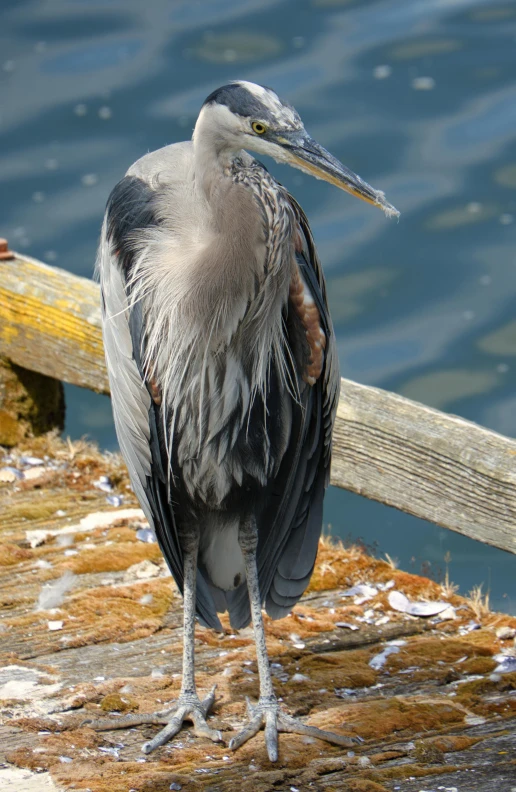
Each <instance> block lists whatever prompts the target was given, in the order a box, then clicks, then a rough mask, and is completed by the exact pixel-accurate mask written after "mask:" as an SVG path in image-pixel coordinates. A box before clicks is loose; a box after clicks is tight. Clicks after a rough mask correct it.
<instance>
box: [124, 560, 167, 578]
mask: <svg viewBox="0 0 516 792" xmlns="http://www.w3.org/2000/svg"><path fill="white" fill-rule="evenodd" d="M159 573H160V568H159V566H158V565H157V564H154V563H153V562H152V561H148V560H145V561H140V562H139V563H138V564H133V565H132V566H130V567H129V569H127V570H126V572H125V574H124V578H123V580H124V583H128V582H131V581H132V580H148V579H149V578H154V577H158V575H159Z"/></svg>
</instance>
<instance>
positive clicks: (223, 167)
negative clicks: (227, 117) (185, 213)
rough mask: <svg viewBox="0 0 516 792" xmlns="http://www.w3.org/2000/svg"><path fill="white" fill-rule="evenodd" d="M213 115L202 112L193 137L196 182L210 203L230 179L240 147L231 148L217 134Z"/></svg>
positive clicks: (211, 112)
mask: <svg viewBox="0 0 516 792" xmlns="http://www.w3.org/2000/svg"><path fill="white" fill-rule="evenodd" d="M212 115H213V111H207V110H206V108H203V109H202V110H201V112H200V113H199V118H198V119H197V123H196V125H195V129H194V132H193V137H192V142H193V148H194V172H195V182H196V185H198V187H199V189H200V190H202V192H203V193H204V195H205V197H206V198H207V199H208V201H209V200H210V198H211V197H212V195H213V192H214V190H215V189H216V188H217V186H218V184H220V182H221V180H224V179H225V178H228V177H229V169H230V166H231V162H232V160H233V159H234V157H235V156H236V154H237V152H238V147H234V146H231V144H230V142H228V140H227V139H225V138H224V137H223V136H222V135H221V134H220V132H217V126H216V124H215V123H214V120H215V119H214V118H213V117H211V116H212Z"/></svg>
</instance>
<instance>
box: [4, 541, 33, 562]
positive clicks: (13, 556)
mask: <svg viewBox="0 0 516 792" xmlns="http://www.w3.org/2000/svg"><path fill="white" fill-rule="evenodd" d="M32 556H33V552H32V550H26V549H25V548H24V547H18V545H13V544H0V566H12V565H13V564H19V563H20V561H27V560H28V559H29V558H32Z"/></svg>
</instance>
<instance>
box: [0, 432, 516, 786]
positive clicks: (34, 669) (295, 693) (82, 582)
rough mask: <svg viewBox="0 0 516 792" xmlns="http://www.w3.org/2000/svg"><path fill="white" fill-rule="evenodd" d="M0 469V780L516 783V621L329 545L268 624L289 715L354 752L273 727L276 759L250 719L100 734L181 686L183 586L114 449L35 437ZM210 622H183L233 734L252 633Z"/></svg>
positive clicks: (250, 687) (252, 668)
mask: <svg viewBox="0 0 516 792" xmlns="http://www.w3.org/2000/svg"><path fill="white" fill-rule="evenodd" d="M34 457H36V459H34ZM28 458H29V459H30V461H27V460H28ZM37 458H40V459H41V460H42V461H41V462H38V461H37ZM6 468H10V469H11V471H17V470H19V471H22V472H23V478H21V477H19V476H18V477H17V476H16V474H15V473H14V472H11V474H9V472H5V471H6ZM101 476H107V477H109V482H108V481H106V480H103V479H101V478H100V477H101ZM0 478H3V479H4V481H3V482H0V508H1V510H2V520H1V524H0V601H1V604H2V619H1V621H0V660H1V664H0V699H1V702H0V737H1V742H0V789H2V790H6V792H9V791H10V790H13V792H14V790H19V792H21V790H23V792H43V791H44V790H47V791H48V792H51V790H54V791H55V790H56V789H57V790H90V791H91V792H131V790H134V792H151V790H152V792H165V790H171V789H173V790H179V789H182V790H184V792H197V791H198V790H206V792H208V791H209V792H235V790H237V791H238V792H270V791H271V790H278V791H279V792H288V790H290V792H295V790H298V792H314V791H315V792H319V791H320V792H323V790H324V792H330V791H331V792H337V790H349V791H350V792H386V791H389V792H390V791H391V790H392V792H394V790H401V792H419V791H420V790H426V791H427V792H428V791H430V790H432V791H436V790H457V792H492V791H493V790H499V791H500V792H509V791H510V790H513V789H515V788H516V732H515V728H516V658H514V655H515V654H516V650H515V645H514V637H513V636H514V634H515V628H516V618H512V617H509V616H506V615H502V614H496V613H491V612H489V610H488V609H487V608H486V607H485V604H484V603H482V601H481V600H480V599H478V598H477V599H476V600H475V599H473V600H471V599H464V598H462V597H459V596H457V595H456V594H455V593H453V589H452V588H451V587H448V588H446V589H444V590H443V588H442V586H441V585H439V584H437V583H435V582H432V581H430V580H428V579H426V578H422V577H418V576H416V575H410V574H408V573H406V572H402V571H399V570H397V569H395V568H394V567H393V566H392V565H390V564H389V563H387V562H386V561H382V560H378V559H374V558H371V557H369V556H368V555H366V554H365V553H364V552H363V551H361V550H359V549H357V548H351V549H347V550H346V549H344V548H342V547H338V546H336V545H334V544H332V543H331V542H328V541H325V542H323V543H322V544H321V547H320V552H319V558H318V562H317V566H316V570H315V573H314V576H313V579H312V583H311V585H310V589H309V591H308V592H307V594H306V595H305V596H304V598H303V599H302V601H301V602H300V604H299V605H298V606H296V608H295V609H294V611H293V613H292V614H291V615H290V616H289V617H288V618H286V619H283V620H281V621H278V622H271V621H270V620H267V637H268V648H269V653H270V657H271V661H272V663H273V666H272V668H273V672H274V677H275V685H276V690H277V692H278V694H279V695H280V696H281V697H282V699H283V700H284V705H285V707H286V708H287V709H288V711H290V712H291V713H292V714H295V715H298V716H301V717H304V718H306V719H307V720H308V721H309V722H310V723H312V724H314V725H317V726H320V727H322V728H327V729H332V730H336V731H339V732H341V733H342V734H347V735H355V736H356V735H358V736H360V737H362V738H363V740H364V742H363V743H362V744H361V745H359V746H357V748H356V749H355V750H353V751H348V750H347V749H342V748H338V747H336V746H331V745H328V744H325V743H321V742H319V741H313V740H309V739H307V738H302V737H299V736H295V735H286V734H284V735H280V759H279V762H278V763H277V764H276V765H271V764H270V763H269V761H268V759H267V756H266V752H265V747H264V743H263V734H259V735H258V736H256V737H255V738H253V740H251V741H250V742H249V743H247V744H246V745H245V746H243V747H242V748H241V749H240V750H239V751H237V752H236V753H232V752H230V751H229V750H228V748H227V746H225V745H214V744H213V743H210V742H209V741H205V740H200V739H197V738H193V736H192V735H191V733H190V732H189V730H188V729H186V730H184V731H183V732H181V733H180V734H179V735H178V737H176V739H174V740H173V741H172V742H171V743H169V744H168V745H167V746H165V747H163V748H161V749H159V750H158V751H156V753H154V754H152V755H150V756H146V757H145V756H143V754H141V753H140V746H141V744H142V743H143V742H144V740H146V739H148V738H149V737H150V736H152V734H154V733H155V729H156V727H147V726H145V727H138V728H136V729H132V730H125V731H111V732H102V733H96V732H94V731H93V730H92V729H91V728H89V727H88V725H87V724H85V723H84V721H85V720H87V719H88V718H91V717H98V716H99V715H103V714H105V715H106V716H107V715H108V714H109V713H110V712H112V711H124V710H125V711H138V710H139V711H152V710H154V709H156V708H163V707H164V706H165V703H166V702H168V701H171V700H173V699H174V697H175V696H176V695H177V692H178V690H179V684H180V670H181V668H180V663H181V639H182V628H181V618H182V607H181V598H180V596H179V594H178V592H177V590H176V588H175V585H174V584H173V581H172V579H171V577H170V576H169V575H168V573H167V571H166V569H165V566H164V563H163V562H162V560H161V556H160V553H159V550H158V548H157V545H156V544H154V543H149V542H145V541H141V539H145V538H146V534H145V532H144V533H142V530H143V531H144V521H143V517H142V515H141V513H140V512H139V510H138V508H137V504H136V502H135V501H134V498H133V496H132V493H131V492H130V490H129V489H128V488H127V486H128V481H127V477H126V473H125V468H124V467H123V465H122V464H121V461H120V459H119V458H118V457H102V456H100V455H99V454H98V453H96V452H95V450H94V449H92V448H90V447H88V446H87V445H85V444H75V445H70V444H69V445H66V444H64V443H62V442H61V441H57V440H52V439H48V438H41V439H39V440H33V441H31V446H30V448H26V449H25V450H19V449H17V450H16V451H15V452H13V454H12V456H11V457H10V458H8V459H7V460H6V459H5V458H4V459H2V458H0ZM9 478H14V480H13V481H8V480H7V481H5V479H9ZM110 485H111V486H112V490H111V491H110V492H108V493H106V491H105V490H106V489H109V486H110ZM108 495H109V497H111V498H113V497H121V498H122V499H123V501H122V503H118V502H117V501H113V502H114V503H117V504H118V505H117V506H116V507H114V506H113V505H111V504H110V503H108V502H107V500H106V498H107V497H108ZM138 531H140V533H138ZM57 581H59V582H57ZM356 584H367V585H369V586H371V587H372V590H369V591H368V590H365V594H363V595H362V596H367V595H369V598H368V599H365V600H362V596H360V595H359V596H345V592H346V591H347V590H348V589H349V588H350V587H351V586H354V585H356ZM362 591H364V590H362ZM394 591H396V592H401V593H404V594H405V595H406V596H407V597H408V599H409V600H410V601H411V602H415V601H421V600H428V601H436V600H445V601H447V602H449V603H450V606H451V609H448V611H444V612H443V613H442V614H441V615H438V616H435V617H430V618H420V617H415V616H410V615H407V614H406V613H402V612H400V611H398V610H395V609H394V608H393V607H392V605H391V601H392V592H394ZM38 602H39V605H40V609H38ZM224 625H225V628H226V631H225V633H224V634H221V635H219V634H217V633H215V632H213V631H210V630H207V629H203V628H200V627H199V628H198V629H197V631H196V658H197V680H198V686H199V688H200V690H201V691H204V690H207V689H208V688H209V687H211V686H212V684H214V683H215V682H216V683H217V685H218V688H217V701H216V705H215V712H214V716H213V720H212V723H213V725H216V726H217V727H218V728H220V729H221V730H222V732H223V734H224V736H225V738H227V739H228V741H229V739H230V736H231V734H232V732H233V730H234V729H236V728H238V726H239V725H240V724H241V723H242V721H243V719H244V716H245V710H244V698H245V696H250V697H251V699H255V698H256V697H257V694H258V676H257V669H256V663H255V655H254V647H253V639H252V632H251V630H250V628H247V629H245V630H242V631H240V632H238V633H236V632H235V631H232V630H231V629H230V628H229V625H228V622H227V620H226V621H224ZM385 650H388V651H387V652H386V651H385ZM501 653H503V654H504V655H505V656H506V657H507V658H509V659H508V660H506V661H505V662H506V666H507V669H508V670H502V671H500V657H499V655H500V654H501ZM513 658H514V659H513ZM495 669H498V670H495Z"/></svg>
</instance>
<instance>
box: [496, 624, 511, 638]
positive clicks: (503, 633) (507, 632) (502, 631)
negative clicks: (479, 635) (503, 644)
mask: <svg viewBox="0 0 516 792" xmlns="http://www.w3.org/2000/svg"><path fill="white" fill-rule="evenodd" d="M515 636H516V630H515V629H514V627H498V629H497V630H496V637H497V638H499V639H500V641H508V640H510V639H511V638H514V637H515Z"/></svg>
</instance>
